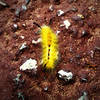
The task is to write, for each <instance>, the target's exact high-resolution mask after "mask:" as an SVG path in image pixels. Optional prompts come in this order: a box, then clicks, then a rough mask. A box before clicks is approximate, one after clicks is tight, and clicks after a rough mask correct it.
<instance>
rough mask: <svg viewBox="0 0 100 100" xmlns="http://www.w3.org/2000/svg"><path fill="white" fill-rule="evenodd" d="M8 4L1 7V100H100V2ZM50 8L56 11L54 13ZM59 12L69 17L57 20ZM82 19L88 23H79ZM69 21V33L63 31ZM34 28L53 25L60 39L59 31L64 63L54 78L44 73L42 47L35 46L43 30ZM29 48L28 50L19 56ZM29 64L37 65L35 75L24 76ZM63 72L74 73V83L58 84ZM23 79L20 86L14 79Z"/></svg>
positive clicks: (17, 1) (38, 0) (64, 0)
mask: <svg viewBox="0 0 100 100" xmlns="http://www.w3.org/2000/svg"><path fill="white" fill-rule="evenodd" d="M27 1H29V2H28V3H26V2H27ZM5 2H6V3H7V4H8V5H9V6H7V7H6V6H5V7H4V6H2V5H0V100H78V99H79V98H80V97H81V96H82V93H83V92H84V91H85V92H86V93H87V98H88V99H84V100H100V1H99V0H50V1H49V0H5ZM22 5H24V6H23V9H22V8H21V7H22ZM51 5H52V6H53V10H50V9H49V7H50V6H51ZM26 8H27V9H26ZM58 10H62V11H64V12H65V13H64V14H63V15H61V16H57V11H58ZM78 14H81V15H82V16H84V18H83V19H80V18H78V17H77V15H78ZM64 20H69V21H70V23H71V26H70V27H69V28H68V29H66V28H65V27H60V25H61V24H63V21H64ZM33 22H36V23H38V24H39V25H40V26H42V25H44V24H45V25H48V26H50V27H51V28H52V29H53V30H54V32H55V33H56V31H57V30H59V31H60V33H59V34H58V40H59V43H58V44H59V55H60V56H59V62H58V64H57V66H56V68H55V69H54V71H53V72H45V71H42V69H41V66H40V61H41V44H40V43H39V44H36V45H34V44H32V40H37V39H38V38H39V37H40V34H39V33H38V30H39V28H38V27H37V26H36V25H33ZM14 24H16V25H17V27H14ZM21 36H24V39H23V38H22V37H21ZM24 42H26V43H27V46H28V48H26V49H25V50H23V51H20V50H19V48H20V46H21V45H22V44H23V43H24ZM29 58H33V59H36V60H37V62H38V71H37V74H36V75H34V73H32V72H23V71H20V66H21V65H22V64H23V63H24V62H25V61H26V60H27V59H29ZM61 69H63V70H69V71H71V72H72V73H73V75H74V81H73V82H72V83H68V84H66V83H65V82H63V81H62V80H60V79H58V77H57V72H58V71H59V70H61ZM18 74H21V77H20V81H19V82H18V84H16V82H15V81H14V79H15V78H16V77H17V75H18ZM84 79H86V81H84ZM81 100H83V99H81Z"/></svg>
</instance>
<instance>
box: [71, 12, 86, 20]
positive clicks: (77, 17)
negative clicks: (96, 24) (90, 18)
mask: <svg viewBox="0 0 100 100" xmlns="http://www.w3.org/2000/svg"><path fill="white" fill-rule="evenodd" d="M83 19H84V16H83V15H82V14H77V15H75V16H73V17H72V20H74V21H81V20H83Z"/></svg>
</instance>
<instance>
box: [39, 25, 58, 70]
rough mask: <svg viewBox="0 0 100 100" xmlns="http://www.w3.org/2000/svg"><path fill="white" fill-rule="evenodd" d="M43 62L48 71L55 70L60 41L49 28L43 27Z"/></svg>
mask: <svg viewBox="0 0 100 100" xmlns="http://www.w3.org/2000/svg"><path fill="white" fill-rule="evenodd" d="M40 31H41V38H42V61H43V66H44V67H45V68H46V69H54V68H55V63H56V61H57V60H58V39H57V36H56V34H55V33H54V32H53V31H52V29H51V28H50V27H48V26H46V25H45V26H42V27H41V30H40Z"/></svg>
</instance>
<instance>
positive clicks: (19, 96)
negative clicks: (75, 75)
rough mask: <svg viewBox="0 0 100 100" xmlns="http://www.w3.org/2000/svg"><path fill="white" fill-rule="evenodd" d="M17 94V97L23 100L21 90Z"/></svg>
mask: <svg viewBox="0 0 100 100" xmlns="http://www.w3.org/2000/svg"><path fill="white" fill-rule="evenodd" d="M17 95H18V99H21V100H25V99H24V96H23V93H22V92H18V94H17Z"/></svg>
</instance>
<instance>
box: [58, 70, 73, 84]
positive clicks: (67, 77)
mask: <svg viewBox="0 0 100 100" xmlns="http://www.w3.org/2000/svg"><path fill="white" fill-rule="evenodd" d="M58 75H59V76H58V77H59V78H60V79H63V80H64V81H66V82H68V81H70V80H72V78H73V74H72V72H67V71H64V70H60V71H58Z"/></svg>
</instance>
